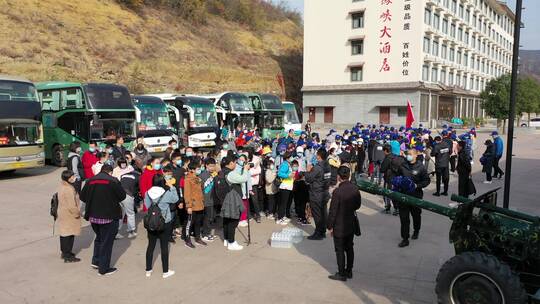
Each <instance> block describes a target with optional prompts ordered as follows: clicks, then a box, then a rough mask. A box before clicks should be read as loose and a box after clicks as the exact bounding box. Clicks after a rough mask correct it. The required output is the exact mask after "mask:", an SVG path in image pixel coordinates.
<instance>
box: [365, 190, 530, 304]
mask: <svg viewBox="0 0 540 304" xmlns="http://www.w3.org/2000/svg"><path fill="white" fill-rule="evenodd" d="M357 183H358V187H359V189H360V190H361V191H365V192H368V193H371V194H376V195H382V196H386V197H388V198H390V199H392V200H394V201H395V202H398V203H399V204H408V205H411V206H416V207H419V208H422V209H425V210H428V211H431V212H434V213H437V214H440V215H444V216H446V217H449V218H450V219H451V220H452V227H451V229H450V235H449V236H450V242H451V243H452V244H453V245H454V249H455V253H456V255H455V256H454V257H452V258H451V259H450V260H448V261H447V262H446V263H445V264H444V265H443V266H442V267H441V269H440V270H439V274H438V275H437V283H436V293H437V297H438V302H439V303H441V304H472V303H475V304H483V303H485V304H523V303H536V304H538V303H540V217H538V216H532V215H528V214H524V213H520V212H517V211H513V210H508V209H503V208H500V207H497V206H496V202H497V190H499V189H498V188H497V189H495V190H492V191H489V192H487V193H484V194H482V195H479V196H477V197H476V198H475V199H472V200H471V199H467V198H464V197H460V196H456V195H452V197H451V199H452V201H454V202H455V203H452V204H451V205H452V206H449V207H446V206H442V205H439V204H436V203H432V202H429V201H426V200H421V199H418V198H415V197H412V196H409V195H406V194H402V193H399V192H394V191H391V190H390V189H385V188H381V187H379V186H377V185H376V184H372V183H370V182H368V181H363V180H360V181H358V182H357Z"/></svg>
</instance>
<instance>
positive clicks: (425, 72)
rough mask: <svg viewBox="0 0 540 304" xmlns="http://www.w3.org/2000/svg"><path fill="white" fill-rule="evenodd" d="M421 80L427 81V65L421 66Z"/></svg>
mask: <svg viewBox="0 0 540 304" xmlns="http://www.w3.org/2000/svg"><path fill="white" fill-rule="evenodd" d="M422 80H423V81H429V66H428V65H427V64H424V65H423V66H422Z"/></svg>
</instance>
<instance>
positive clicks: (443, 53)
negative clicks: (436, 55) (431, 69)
mask: <svg viewBox="0 0 540 304" xmlns="http://www.w3.org/2000/svg"><path fill="white" fill-rule="evenodd" d="M447 50H448V47H447V46H446V44H443V45H442V47H441V57H442V59H446V58H448V57H447Z"/></svg>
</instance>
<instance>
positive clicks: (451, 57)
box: [449, 48, 454, 62]
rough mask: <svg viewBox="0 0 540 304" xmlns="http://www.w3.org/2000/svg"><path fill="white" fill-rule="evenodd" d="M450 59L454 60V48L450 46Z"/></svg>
mask: <svg viewBox="0 0 540 304" xmlns="http://www.w3.org/2000/svg"><path fill="white" fill-rule="evenodd" d="M449 59H450V61H452V62H454V49H453V48H450V58H449Z"/></svg>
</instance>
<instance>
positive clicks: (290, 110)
mask: <svg viewBox="0 0 540 304" xmlns="http://www.w3.org/2000/svg"><path fill="white" fill-rule="evenodd" d="M283 107H284V108H285V123H287V124H299V123H300V119H298V112H296V107H295V106H294V104H290V103H284V104H283Z"/></svg>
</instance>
